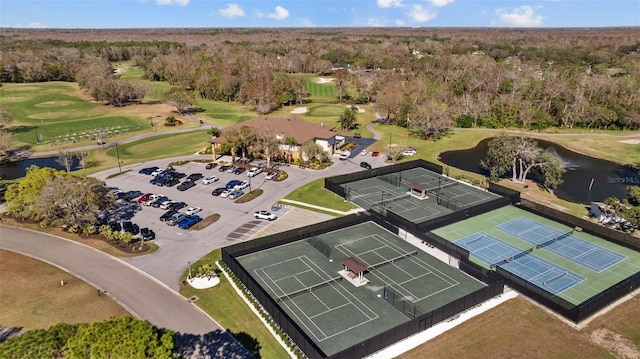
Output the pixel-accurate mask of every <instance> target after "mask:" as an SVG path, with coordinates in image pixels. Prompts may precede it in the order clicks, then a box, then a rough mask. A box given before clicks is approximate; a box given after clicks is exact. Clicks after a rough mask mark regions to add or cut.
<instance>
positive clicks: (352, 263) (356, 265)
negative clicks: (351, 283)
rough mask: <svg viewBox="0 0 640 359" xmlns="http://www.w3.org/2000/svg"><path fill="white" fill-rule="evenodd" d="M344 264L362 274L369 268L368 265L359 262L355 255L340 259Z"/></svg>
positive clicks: (354, 271)
mask: <svg viewBox="0 0 640 359" xmlns="http://www.w3.org/2000/svg"><path fill="white" fill-rule="evenodd" d="M340 263H342V265H343V266H345V267H347V268H349V269H350V270H351V271H352V272H353V273H356V274H360V273H362V272H364V271H366V270H367V266H366V265H364V264H362V263H360V262H358V260H357V259H355V258H353V257H349V258H345V259H343V260H341V261H340Z"/></svg>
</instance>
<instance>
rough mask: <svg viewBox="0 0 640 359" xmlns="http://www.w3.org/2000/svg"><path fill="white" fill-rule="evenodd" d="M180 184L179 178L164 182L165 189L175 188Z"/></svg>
mask: <svg viewBox="0 0 640 359" xmlns="http://www.w3.org/2000/svg"><path fill="white" fill-rule="evenodd" d="M178 183H180V180H179V179H177V178H170V179H168V180H166V181H164V182H163V185H164V186H165V187H173V186H175V185H177V184H178Z"/></svg>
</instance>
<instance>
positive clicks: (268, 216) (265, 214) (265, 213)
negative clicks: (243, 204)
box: [253, 211, 278, 221]
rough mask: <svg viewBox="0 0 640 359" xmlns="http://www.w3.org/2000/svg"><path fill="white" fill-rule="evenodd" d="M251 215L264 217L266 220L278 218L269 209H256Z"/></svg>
mask: <svg viewBox="0 0 640 359" xmlns="http://www.w3.org/2000/svg"><path fill="white" fill-rule="evenodd" d="M253 216H254V217H256V219H266V220H268V221H273V220H274V219H276V218H278V216H276V215H275V214H273V213H271V212H269V211H257V212H255V213H254V214H253Z"/></svg>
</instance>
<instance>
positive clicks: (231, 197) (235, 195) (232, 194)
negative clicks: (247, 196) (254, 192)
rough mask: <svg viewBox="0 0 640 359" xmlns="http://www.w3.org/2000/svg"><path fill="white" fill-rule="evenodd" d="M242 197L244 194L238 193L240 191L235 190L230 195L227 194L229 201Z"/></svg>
mask: <svg viewBox="0 0 640 359" xmlns="http://www.w3.org/2000/svg"><path fill="white" fill-rule="evenodd" d="M242 196H244V192H242V191H240V190H236V191H233V192H231V193H229V199H238V198H240V197H242Z"/></svg>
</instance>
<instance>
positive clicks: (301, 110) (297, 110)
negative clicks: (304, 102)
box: [291, 107, 308, 114]
mask: <svg viewBox="0 0 640 359" xmlns="http://www.w3.org/2000/svg"><path fill="white" fill-rule="evenodd" d="M307 111H308V110H307V108H306V107H298V108H294V109H293V110H291V113H294V114H303V113H307Z"/></svg>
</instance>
